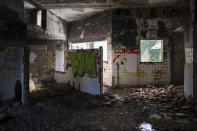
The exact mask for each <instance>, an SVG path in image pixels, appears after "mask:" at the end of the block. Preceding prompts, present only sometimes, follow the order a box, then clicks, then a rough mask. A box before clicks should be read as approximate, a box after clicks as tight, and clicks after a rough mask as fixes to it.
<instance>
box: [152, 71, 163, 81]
mask: <svg viewBox="0 0 197 131" xmlns="http://www.w3.org/2000/svg"><path fill="white" fill-rule="evenodd" d="M152 73H153V79H154V80H155V81H158V80H161V79H162V74H163V73H162V70H155V71H153V72H152Z"/></svg>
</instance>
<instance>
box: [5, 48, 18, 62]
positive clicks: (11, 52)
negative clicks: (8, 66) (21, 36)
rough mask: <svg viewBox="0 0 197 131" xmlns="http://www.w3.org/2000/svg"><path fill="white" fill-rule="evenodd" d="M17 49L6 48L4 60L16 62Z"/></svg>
mask: <svg viewBox="0 0 197 131" xmlns="http://www.w3.org/2000/svg"><path fill="white" fill-rule="evenodd" d="M16 54H17V51H16V49H15V48H13V49H12V48H11V49H8V50H7V53H6V56H5V61H6V62H16V61H17V55H16Z"/></svg>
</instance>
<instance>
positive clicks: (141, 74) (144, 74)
mask: <svg viewBox="0 0 197 131" xmlns="http://www.w3.org/2000/svg"><path fill="white" fill-rule="evenodd" d="M124 73H126V74H130V75H132V76H134V77H146V76H147V73H146V72H144V71H142V72H136V73H133V72H128V71H127V69H124Z"/></svg>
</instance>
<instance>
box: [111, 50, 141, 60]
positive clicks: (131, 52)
mask: <svg viewBox="0 0 197 131" xmlns="http://www.w3.org/2000/svg"><path fill="white" fill-rule="evenodd" d="M114 54H117V56H116V57H115V58H114V60H113V63H114V62H115V61H116V60H117V59H119V57H120V56H121V55H122V54H140V51H139V50H132V49H129V50H127V49H122V50H114Z"/></svg>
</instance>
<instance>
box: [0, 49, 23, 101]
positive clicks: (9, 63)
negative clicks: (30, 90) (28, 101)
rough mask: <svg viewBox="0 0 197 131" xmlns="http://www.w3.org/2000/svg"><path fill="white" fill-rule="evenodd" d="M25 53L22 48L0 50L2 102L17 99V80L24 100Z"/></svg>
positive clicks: (0, 95) (0, 90)
mask: <svg viewBox="0 0 197 131" xmlns="http://www.w3.org/2000/svg"><path fill="white" fill-rule="evenodd" d="M23 52H24V51H23V48H20V47H8V48H2V49H0V61H1V62H0V100H7V99H12V98H14V97H15V86H16V82H17V80H18V81H19V82H20V85H21V88H22V91H21V92H22V100H24V99H23V98H24V84H23V83H24V71H23Z"/></svg>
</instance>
